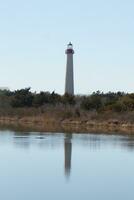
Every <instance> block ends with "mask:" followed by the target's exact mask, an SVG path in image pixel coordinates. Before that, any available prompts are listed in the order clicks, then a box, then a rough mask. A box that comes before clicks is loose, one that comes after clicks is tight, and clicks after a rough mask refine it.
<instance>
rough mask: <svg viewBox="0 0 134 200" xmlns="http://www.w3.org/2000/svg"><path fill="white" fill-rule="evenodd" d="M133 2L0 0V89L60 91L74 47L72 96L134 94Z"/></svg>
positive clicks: (116, 0)
mask: <svg viewBox="0 0 134 200" xmlns="http://www.w3.org/2000/svg"><path fill="white" fill-rule="evenodd" d="M133 10H134V1H133V0H110V1H109V0H94V1H93V0H73V1H72V0H67V1H63V0H49V1H47V0H38V1H37V0H23V1H18V0H12V1H11V0H0V75H1V76H0V87H9V88H10V89H11V90H15V89H20V88H25V87H31V88H32V90H33V91H35V90H36V91H50V92H52V91H55V92H57V93H60V94H63V93H64V86H65V71H66V55H65V49H66V47H67V44H68V43H69V42H70V41H71V42H72V43H73V45H74V50H75V55H74V80H75V93H76V94H89V93H92V92H93V91H97V90H100V91H103V92H108V91H125V92H134V11H133Z"/></svg>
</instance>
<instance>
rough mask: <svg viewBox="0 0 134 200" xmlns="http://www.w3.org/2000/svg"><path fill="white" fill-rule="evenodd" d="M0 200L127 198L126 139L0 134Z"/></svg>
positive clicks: (133, 154)
mask: <svg viewBox="0 0 134 200" xmlns="http://www.w3.org/2000/svg"><path fill="white" fill-rule="evenodd" d="M0 161H1V162H0V199H2V200H9V199H10V200H44V199H45V200H75V199H76V200H89V199H91V200H113V199H114V200H116V199H117V200H126V199H128V200H133V199H134V189H133V186H134V137H133V136H132V135H125V136H123V135H114V134H113V135H106V134H103V133H102V134H92V133H90V134H70V133H69V134H67V133H39V132H14V131H4V130H3V131H0Z"/></svg>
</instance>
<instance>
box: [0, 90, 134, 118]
mask: <svg viewBox="0 0 134 200" xmlns="http://www.w3.org/2000/svg"><path fill="white" fill-rule="evenodd" d="M39 115H44V116H47V117H48V116H49V117H52V116H54V118H60V119H61V120H62V119H63V120H64V119H68V118H73V119H74V118H75V119H76V118H77V119H78V118H80V119H82V120H89V119H93V120H94V119H95V120H96V119H99V120H101V119H103V120H107V119H108V118H115V116H116V118H120V117H121V119H123V120H129V121H134V93H131V94H128V93H124V92H116V93H114V92H108V93H103V92H100V91H97V92H94V93H92V94H91V95H76V96H71V95H69V94H65V95H59V94H57V93H55V92H52V93H50V92H43V91H42V92H40V93H36V92H31V90H30V88H25V89H21V90H16V91H8V90H0V116H1V117H2V116H39Z"/></svg>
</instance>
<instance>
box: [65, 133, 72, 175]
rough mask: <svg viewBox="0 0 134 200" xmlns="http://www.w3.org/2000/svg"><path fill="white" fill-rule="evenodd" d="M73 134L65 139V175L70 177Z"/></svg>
mask: <svg viewBox="0 0 134 200" xmlns="http://www.w3.org/2000/svg"><path fill="white" fill-rule="evenodd" d="M71 139H72V134H66V135H65V138H64V154H65V163H64V164H65V175H66V176H67V177H69V176H70V171H71V156H72V141H71Z"/></svg>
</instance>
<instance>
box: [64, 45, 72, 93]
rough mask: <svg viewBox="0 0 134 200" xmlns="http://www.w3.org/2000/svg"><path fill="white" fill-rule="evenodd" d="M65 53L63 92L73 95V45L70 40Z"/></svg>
mask: <svg viewBox="0 0 134 200" xmlns="http://www.w3.org/2000/svg"><path fill="white" fill-rule="evenodd" d="M66 54H67V66H66V82H65V93H67V94H70V95H74V74H73V54H74V50H73V45H72V43H71V42H70V43H69V44H68V46H67V50H66Z"/></svg>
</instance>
